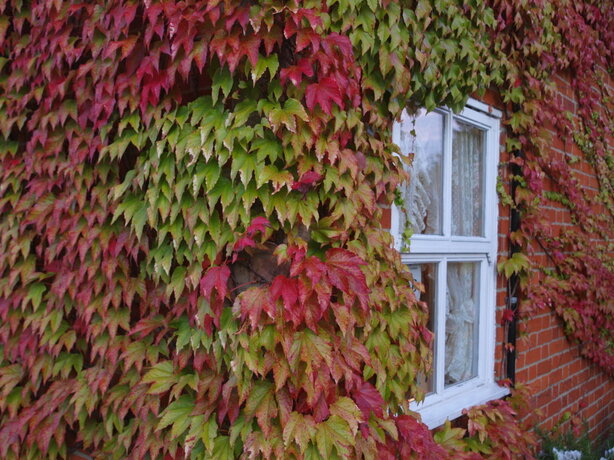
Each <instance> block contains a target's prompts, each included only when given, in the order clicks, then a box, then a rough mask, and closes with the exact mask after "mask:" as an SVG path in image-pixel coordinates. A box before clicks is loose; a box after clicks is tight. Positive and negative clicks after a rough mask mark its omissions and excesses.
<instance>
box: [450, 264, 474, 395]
mask: <svg viewBox="0 0 614 460" xmlns="http://www.w3.org/2000/svg"><path fill="white" fill-rule="evenodd" d="M478 267H479V265H478V264H477V263H473V262H461V263H449V264H448V276H447V278H448V279H447V284H448V286H447V298H446V350H445V362H446V364H445V383H446V384H452V383H457V382H462V381H465V380H468V379H470V378H471V377H473V376H474V375H475V371H476V369H475V363H476V356H475V353H476V343H477V342H476V339H477V337H476V333H477V311H478V308H477V307H478V297H477V296H478V289H477V286H476V283H477V279H478V274H477V273H476V270H477V269H478Z"/></svg>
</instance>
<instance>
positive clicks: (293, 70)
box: [280, 58, 313, 86]
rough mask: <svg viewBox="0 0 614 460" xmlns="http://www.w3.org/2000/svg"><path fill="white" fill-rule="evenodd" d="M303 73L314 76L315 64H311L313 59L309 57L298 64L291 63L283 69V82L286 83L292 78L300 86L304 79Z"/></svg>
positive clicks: (281, 74) (281, 75) (281, 73)
mask: <svg viewBox="0 0 614 460" xmlns="http://www.w3.org/2000/svg"><path fill="white" fill-rule="evenodd" d="M303 75H306V76H307V77H313V66H312V64H311V60H310V59H308V58H303V59H301V60H300V61H298V64H296V65H291V66H288V67H286V68H284V69H281V72H280V77H281V84H282V85H285V84H286V81H287V80H288V79H290V81H291V82H292V83H293V84H294V85H295V86H298V85H299V84H300V83H301V81H302V80H303Z"/></svg>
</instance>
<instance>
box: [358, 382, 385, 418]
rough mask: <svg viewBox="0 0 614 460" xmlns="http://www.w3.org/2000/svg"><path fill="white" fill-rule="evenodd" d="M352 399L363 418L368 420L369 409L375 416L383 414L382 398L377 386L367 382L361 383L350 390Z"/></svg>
mask: <svg viewBox="0 0 614 460" xmlns="http://www.w3.org/2000/svg"><path fill="white" fill-rule="evenodd" d="M352 399H353V400H354V402H355V403H356V405H357V406H358V408H359V409H360V410H361V412H362V415H364V417H365V420H369V417H370V416H371V411H373V413H374V414H375V415H376V416H377V417H380V418H381V417H383V416H384V409H383V408H384V398H382V395H381V394H380V392H379V391H377V388H375V387H374V386H373V385H371V384H370V383H368V382H363V384H362V385H361V386H360V387H358V388H357V389H355V390H354V391H352Z"/></svg>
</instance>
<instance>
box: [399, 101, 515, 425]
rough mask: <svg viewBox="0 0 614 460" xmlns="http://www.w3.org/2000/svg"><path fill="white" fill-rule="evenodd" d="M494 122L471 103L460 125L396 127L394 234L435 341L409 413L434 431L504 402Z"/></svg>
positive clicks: (420, 120) (457, 118)
mask: <svg viewBox="0 0 614 460" xmlns="http://www.w3.org/2000/svg"><path fill="white" fill-rule="evenodd" d="M499 116H500V114H499V113H495V114H494V115H493V114H492V113H489V111H488V106H486V105H484V104H482V103H480V102H477V101H470V102H469V104H468V106H467V108H465V110H463V112H462V113H460V114H458V115H455V114H454V113H452V112H451V111H449V110H447V109H438V110H436V111H434V112H430V113H426V112H425V111H424V110H420V111H419V112H418V113H417V114H415V115H413V116H412V115H409V114H407V113H406V112H404V113H403V115H402V118H401V120H400V122H398V123H396V124H395V127H394V132H393V137H394V141H395V143H396V144H397V145H398V146H399V147H400V149H401V152H402V153H404V154H413V156H414V158H413V162H412V165H411V167H408V172H409V174H410V178H411V179H410V181H409V183H408V184H406V185H405V186H404V188H403V189H402V190H401V196H402V197H403V199H404V200H403V201H404V203H405V204H404V209H398V208H393V212H392V232H393V234H394V235H395V244H397V248H398V249H399V250H400V251H401V256H402V259H403V261H404V262H405V263H406V264H407V265H408V266H409V268H410V270H411V272H412V274H413V276H414V278H415V279H416V281H418V282H419V283H422V285H423V286H424V289H425V292H424V293H418V294H419V295H420V299H421V300H423V301H425V302H426V303H427V304H428V306H429V311H430V319H429V328H430V329H431V330H432V331H433V332H434V333H435V339H434V344H433V346H434V349H433V356H434V364H433V370H432V373H431V374H430V375H428V376H424V377H423V378H422V379H421V380H422V382H421V384H422V385H423V388H424V389H425V391H426V394H427V396H426V398H425V400H424V401H423V402H422V403H420V404H416V403H415V402H412V403H411V405H410V407H411V408H412V409H413V410H416V411H418V412H420V413H421V414H422V418H423V420H424V422H425V423H426V424H427V425H428V426H429V427H431V428H433V427H435V426H438V425H440V424H442V423H443V422H444V421H445V419H446V418H450V419H452V418H455V417H457V416H459V415H460V414H461V412H462V410H463V409H464V408H467V407H470V406H473V405H476V404H482V403H484V402H486V401H488V400H491V399H495V398H499V397H502V396H503V395H505V394H506V393H507V389H506V388H501V387H499V386H498V385H497V384H496V383H495V381H494V344H495V282H496V269H495V265H496V264H495V261H496V251H497V196H496V175H497V162H498V156H499ZM410 235H411V237H410V239H409V248H407V247H406V243H404V242H403V240H405V241H407V239H408V237H409V236H410Z"/></svg>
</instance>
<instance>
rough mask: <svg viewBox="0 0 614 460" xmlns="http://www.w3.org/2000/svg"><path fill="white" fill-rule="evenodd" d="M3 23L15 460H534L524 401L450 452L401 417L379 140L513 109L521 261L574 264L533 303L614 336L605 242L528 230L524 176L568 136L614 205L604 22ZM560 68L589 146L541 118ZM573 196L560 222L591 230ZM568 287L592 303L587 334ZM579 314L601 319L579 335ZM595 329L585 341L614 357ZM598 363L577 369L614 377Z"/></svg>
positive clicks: (482, 10)
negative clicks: (569, 214)
mask: <svg viewBox="0 0 614 460" xmlns="http://www.w3.org/2000/svg"><path fill="white" fill-rule="evenodd" d="M559 3H560V5H559ZM0 11H1V12H2V16H0V131H1V140H0V165H1V167H0V187H1V188H0V211H1V213H0V235H1V236H0V275H1V276H0V318H2V322H1V324H0V347H1V351H2V353H1V356H0V359H1V362H0V382H2V385H1V389H0V394H1V396H2V397H1V398H0V455H1V456H2V457H3V458H9V459H10V458H32V459H37V458H41V457H45V458H57V457H65V456H66V455H67V445H76V446H79V447H81V448H82V449H83V450H86V451H88V452H91V453H93V454H94V455H97V456H98V457H100V458H109V457H110V458H126V457H130V458H146V457H148V458H163V457H164V455H165V454H171V455H173V456H175V457H181V456H184V457H188V458H216V459H223V458H236V457H239V456H244V457H248V458H261V457H263V458H338V457H342V458H359V457H361V456H362V457H365V458H375V457H377V458H395V457H396V458H429V456H430V457H432V458H438V459H440V458H446V457H450V458H455V459H456V458H481V457H482V456H488V455H504V456H507V457H509V458H511V456H512V455H516V454H523V455H527V456H530V455H531V452H532V448H533V447H532V442H533V438H532V437H531V436H529V435H526V434H525V432H524V430H525V428H524V427H522V426H521V425H519V424H517V423H516V422H515V420H516V418H517V415H516V414H517V412H516V409H517V407H516V402H514V400H512V401H505V402H500V403H497V404H491V405H489V406H485V407H483V408H477V409H475V410H472V411H470V412H469V413H468V414H467V415H468V417H469V419H470V423H469V426H468V435H469V436H468V437H465V438H464V437H463V435H464V430H461V429H458V428H451V427H450V426H449V425H446V426H444V427H443V429H441V430H440V431H439V432H438V433H437V434H435V435H434V436H433V434H432V433H431V432H430V431H429V430H428V429H427V428H426V427H425V426H424V425H423V424H421V423H420V422H419V421H418V419H417V418H416V416H415V414H412V413H411V412H410V411H409V410H408V407H407V401H408V399H409V398H412V397H415V398H417V399H421V398H422V397H423V396H424V393H423V390H421V389H420V387H419V386H418V385H417V382H416V376H417V375H419V374H420V373H425V372H428V369H429V366H430V363H431V356H430V343H431V340H432V337H431V333H430V332H429V331H428V330H427V328H426V324H427V315H428V312H427V308H426V306H425V305H424V304H422V303H420V302H417V301H416V299H415V296H414V292H413V290H412V287H411V275H410V274H409V272H408V270H407V269H406V268H405V267H404V266H403V264H402V263H401V261H400V258H399V256H398V254H397V253H396V252H395V251H394V250H393V249H392V248H391V238H390V236H389V235H388V233H387V232H386V231H385V230H383V229H382V228H381V224H380V221H381V216H382V211H381V206H385V205H388V204H390V203H391V202H392V200H393V199H394V195H395V190H396V188H397V186H398V185H399V184H400V183H401V182H402V181H403V180H405V179H406V177H405V174H404V173H403V172H402V167H401V163H400V160H399V158H398V157H397V155H396V150H397V147H396V146H394V144H392V142H391V128H392V122H393V120H394V119H395V117H397V116H398V115H399V114H400V111H401V110H402V109H403V108H404V107H407V106H409V107H413V108H415V107H421V106H425V107H427V108H428V109H432V108H434V107H436V106H440V105H447V106H450V107H452V108H454V109H460V108H461V107H462V106H463V105H464V103H465V101H466V99H467V97H468V95H469V94H472V93H473V92H475V91H476V90H478V89H480V88H482V89H483V88H487V87H489V86H490V85H491V84H496V85H498V86H500V87H501V88H502V89H501V91H502V94H503V97H504V100H505V101H508V100H509V101H512V102H516V103H519V104H520V105H521V108H520V109H519V110H517V111H516V112H515V113H512V114H511V115H510V119H509V122H510V126H511V129H512V130H513V132H514V133H516V135H517V142H519V143H520V145H521V146H523V147H525V148H526V149H527V150H530V151H531V155H534V156H528V155H527V157H526V160H525V163H523V165H522V166H523V168H524V171H525V174H524V176H525V177H526V182H527V192H526V193H525V194H523V196H524V199H523V201H522V202H520V201H519V202H518V203H517V205H518V206H519V207H522V209H523V210H525V213H526V218H525V219H524V220H523V222H525V224H524V225H525V228H523V232H522V234H520V235H515V237H516V238H517V239H518V240H519V241H521V242H526V247H527V250H529V246H528V242H529V241H532V239H533V238H538V240H539V241H541V242H542V244H544V245H548V244H550V245H552V244H557V245H560V247H559V251H560V253H561V254H562V257H563V259H562V263H559V264H557V265H558V267H560V269H561V270H563V271H562V272H561V273H560V274H555V275H550V276H548V277H547V278H546V279H547V280H548V281H547V282H546V283H543V284H542V286H549V285H551V286H552V287H553V289H552V290H550V291H548V292H541V293H540V291H531V292H530V295H531V296H533V297H531V298H534V299H537V301H536V304H538V303H540V302H542V303H545V302H546V301H552V302H553V303H554V304H555V307H556V308H557V311H559V312H561V314H562V315H563V316H564V317H566V318H567V317H571V318H572V319H569V320H568V324H569V325H570V326H569V327H570V331H571V333H572V334H576V336H577V337H579V338H583V337H585V336H587V334H589V333H590V332H591V331H593V330H594V329H591V328H590V324H594V325H599V326H600V327H602V326H603V325H604V324H607V323H604V322H603V321H599V322H597V321H596V320H600V319H601V318H606V319H607V320H608V321H611V312H610V311H609V310H607V309H606V308H605V307H604V305H606V303H604V302H605V300H604V299H606V298H607V297H606V296H607V295H610V294H611V292H610V291H608V289H611V288H607V287H605V288H604V287H603V285H602V287H601V290H598V289H594V283H595V281H594V279H593V278H592V276H593V275H594V274H598V275H600V278H601V280H603V278H604V277H607V276H610V277H611V276H612V270H611V267H610V266H608V265H607V260H606V257H605V255H604V254H606V253H605V252H599V250H598V249H597V248H596V246H595V245H588V246H587V244H586V243H587V242H588V241H589V240H590V238H591V237H592V235H593V233H591V232H593V229H596V230H595V231H597V230H599V231H601V232H602V233H603V232H605V233H603V236H607V235H608V231H611V227H610V228H609V230H608V227H607V223H608V218H609V217H605V218H603V219H601V220H600V218H597V217H595V218H594V219H592V220H591V221H590V224H589V223H582V225H590V227H579V228H580V230H578V232H577V233H573V234H567V235H566V236H564V237H555V235H550V234H548V232H547V227H546V226H543V225H540V224H539V222H538V220H537V218H535V217H534V218H532V216H535V215H536V212H535V207H534V206H533V205H532V204H533V203H534V202H535V200H536V199H537V197H538V196H540V192H539V190H538V189H536V187H535V186H534V185H531V184H533V182H532V181H531V178H533V177H537V178H538V179H536V180H537V181H538V182H539V178H540V177H541V176H539V174H538V173H535V174H533V172H534V171H539V170H538V169H537V168H546V166H548V167H551V168H554V169H551V170H549V172H550V173H552V174H564V173H565V172H566V171H568V166H567V165H566V164H565V163H564V162H563V163H561V162H559V163H552V162H548V156H547V150H544V149H539V145H538V143H537V140H536V139H538V137H536V135H537V134H541V133H538V132H535V131H534V128H533V126H534V125H535V122H534V120H537V121H539V122H540V123H541V122H542V121H544V120H546V119H548V120H555V121H557V126H562V127H563V128H564V129H568V130H572V129H573V132H574V133H576V136H577V140H578V143H579V144H580V145H581V146H584V149H585V155H586V157H587V158H588V159H589V161H591V164H593V165H594V166H595V168H596V169H597V170H599V171H600V173H599V174H600V176H599V177H600V178H601V179H602V184H605V185H603V187H607V186H608V185H607V184H608V183H609V182H608V181H609V180H611V177H612V175H611V174H610V169H611V167H612V161H611V158H610V156H609V155H610V154H609V153H608V150H607V148H605V146H606V145H607V144H606V142H605V141H606V133H607V131H605V130H606V129H607V128H608V126H606V120H607V119H605V118H604V114H603V112H599V110H602V111H603V110H606V109H605V108H603V107H605V106H603V105H600V104H599V98H598V97H597V96H594V95H593V92H592V86H591V85H592V82H593V81H594V78H593V76H594V72H599V69H600V64H601V66H602V67H603V66H604V62H605V63H607V60H606V61H603V59H607V57H604V56H603V53H598V52H597V51H595V52H594V53H593V54H592V55H591V57H587V55H588V53H585V52H579V51H578V50H579V48H578V47H579V46H586V43H585V41H584V40H582V41H581V42H579V41H578V36H579V35H578V34H579V33H588V32H587V31H590V32H591V34H593V35H594V36H595V37H596V38H595V43H594V44H591V45H590V46H594V50H599V49H600V46H601V43H602V41H603V43H606V44H607V45H610V44H611V38H612V36H611V32H608V31H611V30H612V28H608V27H607V26H608V24H607V20H608V16H607V14H606V13H607V11H605V9H604V10H603V11H601V10H599V8H597V7H596V6H591V5H590V3H588V2H582V3H579V4H578V5H575V4H574V5H570V4H569V3H568V2H563V1H560V2H558V1H557V2H555V1H551V2H546V1H543V2H542V1H537V0H536V1H535V2H529V1H525V0H523V1H518V2H509V1H506V2H501V1H496V0H492V2H491V4H490V5H487V4H486V3H485V2H482V1H478V0H474V1H464V2H460V1H456V0H433V1H428V0H419V1H413V0H412V1H398V2H393V1H385V0H380V1H378V0H363V1H348V0H329V1H322V0H318V1H315V0H305V1H298V0H296V1H280V0H266V1H260V2H249V3H246V2H240V1H236V0H226V1H220V0H209V1H201V2H175V1H146V2H135V1H131V0H109V1H105V2H74V1H54V2H48V1H35V0H33V1H22V0H9V1H4V2H0ZM535 12H537V13H538V16H536V18H537V19H532V14H533V13H535ZM565 14H567V15H571V16H570V17H573V18H576V20H577V22H578V23H580V22H582V21H583V22H582V23H583V24H584V26H585V27H586V29H581V28H578V26H575V25H573V24H572V23H570V24H566V25H565V24H563V22H564V20H565V18H566V17H565V16H564V15H565ZM574 15H575V16H574ZM533 21H534V22H533ZM563 26H565V27H563ZM536 29H537V30H536ZM536 34H537V35H536ZM593 35H592V36H593ZM599 40H602V41H599ZM591 49H593V48H591ZM610 49H611V48H608V50H610ZM574 50H575V51H576V53H575V54H573V53H572V51H574ZM552 56H564V58H563V59H565V61H559V60H556V59H553V58H551V57H552ZM549 57H550V59H548V58H549ZM587 59H588V60H589V61H588V62H587V61H585V60H587ZM542 62H543V64H542ZM580 67H581V69H580ZM569 68H571V69H574V70H577V71H578V72H577V74H575V76H574V78H575V79H576V80H574V81H575V82H576V83H575V85H576V87H577V88H578V91H579V92H580V93H581V94H584V99H585V100H586V103H584V102H582V104H583V105H582V107H583V110H585V111H586V113H585V112H581V114H582V115H583V116H582V118H581V119H580V120H576V119H574V121H573V123H581V125H579V126H576V125H573V124H572V122H571V121H569V120H568V121H565V120H567V119H566V118H562V117H558V118H556V117H557V113H558V112H557V111H556V106H553V105H551V104H550V103H549V93H548V92H547V90H548V89H549V73H551V72H553V71H560V70H565V69H569ZM580 70H581V71H580ZM602 87H603V86H602ZM518 88H520V90H519V89H518ZM585 93H586V94H585ZM538 109H539V110H538ZM595 111H596V112H595ZM593 113H597V115H596V116H592V114H593ZM548 114H549V115H548ZM589 114H590V115H591V116H587V115H589ZM546 115H548V117H549V118H540V117H546ZM559 122H560V123H561V124H560V125H559V124H558V123H559ZM564 123H566V124H564ZM563 128H562V129H563ZM608 168H610V169H608ZM564 177H569V179H568V180H567V179H566V180H561V181H560V187H561V191H560V196H561V197H563V198H564V199H562V200H561V201H562V202H564V203H570V207H573V210H574V212H578V213H582V212H584V208H582V207H581V206H580V205H579V204H578V203H581V202H582V201H581V198H583V196H582V194H581V193H580V194H579V195H578V194H576V195H574V194H573V193H572V191H573V190H576V189H577V187H576V189H574V188H573V187H572V185H574V186H575V182H574V181H573V174H572V173H569V175H568V176H564ZM609 190H610V189H607V188H604V192H603V193H602V194H600V195H599V197H600V198H599V199H600V200H602V201H603V203H604V206H605V207H606V208H607V209H608V210H609V212H611V211H612V205H611V194H610V193H609ZM531 194H534V196H533V195H531ZM584 215H585V214H578V216H579V218H578V220H579V221H580V222H582V220H581V217H582V216H584ZM608 216H609V215H608ZM610 217H611V216H610ZM600 222H601V223H600ZM609 222H611V221H609ZM587 229H588V230H587ZM598 234H599V235H601V233H598ZM561 238H567V239H561ZM574 245H575V246H574ZM549 247H552V246H549ZM578 248H579V249H578ZM570 249H572V252H569V250H570ZM583 250H584V251H590V252H587V253H586V254H587V256H590V258H589V257H584V253H582V251H583ZM553 254H554V253H553ZM580 255H581V257H580ZM565 267H568V271H565V270H567V268H565ZM595 267H596V268H595ZM600 267H601V268H600ZM569 270H573V276H568V275H569V273H571V272H570V271H569ZM576 272H577V273H578V274H577V277H576ZM566 274H568V275H566ZM547 283H550V284H547ZM613 285H614V283H612V284H610V286H613ZM554 288H556V289H554ZM570 289H575V290H576V291H574V292H577V293H578V295H580V294H579V293H580V292H581V290H582V289H589V290H591V291H590V292H594V294H593V295H594V296H595V298H594V299H588V300H587V302H588V303H587V304H586V305H587V306H586V308H585V307H581V309H579V307H577V304H574V303H573V301H572V300H565V299H572V298H573V297H570V296H569V295H568V292H569V290H570ZM582 292H584V291H582ZM555 294H556V295H557V296H559V297H560V298H561V299H563V298H564V299H563V300H560V299H559V297H556V298H555V297H553V296H554V295H555ZM546 295H548V296H550V297H548V298H546V297H545V296H546ZM576 298H577V297H576ZM610 298H611V295H610ZM582 305H584V304H582ZM589 308H590V309H591V310H590V312H595V313H594V315H598V316H590V315H588V316H583V315H579V319H578V316H574V315H571V316H570V315H569V312H570V311H582V312H588V311H589ZM525 311H527V312H528V311H529V310H525ZM591 314H593V313H591ZM565 315H567V316H565ZM599 315H601V316H599ZM608 315H609V316H608ZM586 318H591V319H590V320H589V319H586ZM591 321H594V322H592V323H591ZM578 331H584V332H578ZM609 331H610V332H607V329H606V332H604V334H606V335H605V336H603V335H602V336H601V337H602V339H599V340H603V341H604V342H603V343H607V341H608V340H609V343H610V344H611V336H610V338H608V336H607V334H608V333H610V334H611V331H612V328H610V329H609ZM582 334H584V335H582ZM594 343H595V344H596V345H595V346H594V347H593V348H590V346H589V348H587V350H589V351H588V352H587V353H589V354H590V355H591V356H596V357H598V356H611V349H610V350H609V351H608V350H607V349H606V348H604V347H602V346H601V344H602V342H598V341H597V342H594ZM591 350H592V351H591ZM604 350H605V351H604ZM607 353H610V354H609V355H607ZM608 359H609V358H608ZM599 362H604V363H607V362H609V363H611V361H607V359H605V360H604V359H600V361H599ZM502 420H504V421H505V424H503V425H502V423H501V421H502ZM510 444H514V445H515V446H517V449H516V450H515V451H507V450H505V449H506V448H508V447H505V445H507V446H509V445H510ZM499 452H503V454H499Z"/></svg>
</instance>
